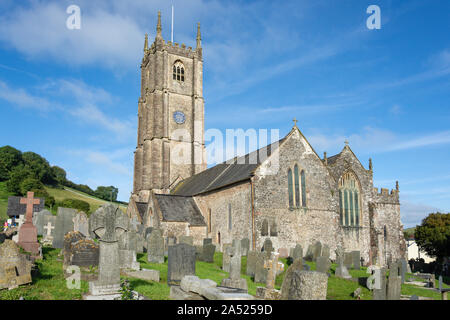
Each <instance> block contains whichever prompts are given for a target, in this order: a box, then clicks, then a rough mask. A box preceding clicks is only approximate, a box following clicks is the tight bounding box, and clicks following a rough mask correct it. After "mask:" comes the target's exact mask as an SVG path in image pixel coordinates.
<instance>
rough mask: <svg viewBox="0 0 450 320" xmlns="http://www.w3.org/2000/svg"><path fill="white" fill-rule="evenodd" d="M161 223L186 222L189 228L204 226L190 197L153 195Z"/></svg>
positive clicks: (198, 211)
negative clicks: (161, 219)
mask: <svg viewBox="0 0 450 320" xmlns="http://www.w3.org/2000/svg"><path fill="white" fill-rule="evenodd" d="M155 197H156V200H157V202H158V207H159V210H160V211H161V213H162V218H163V221H168V222H188V223H189V224H190V225H191V226H206V223H205V220H204V219H203V216H202V214H201V212H200V209H199V208H198V207H197V204H196V203H195V201H194V199H193V198H192V197H183V196H174V195H167V194H155Z"/></svg>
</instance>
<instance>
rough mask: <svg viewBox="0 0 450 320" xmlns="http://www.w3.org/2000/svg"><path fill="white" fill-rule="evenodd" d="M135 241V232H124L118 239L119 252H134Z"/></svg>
mask: <svg viewBox="0 0 450 320" xmlns="http://www.w3.org/2000/svg"><path fill="white" fill-rule="evenodd" d="M137 241H138V240H137V233H136V231H132V230H129V231H127V232H124V233H122V235H121V236H120V238H119V250H131V251H134V252H136V251H137Z"/></svg>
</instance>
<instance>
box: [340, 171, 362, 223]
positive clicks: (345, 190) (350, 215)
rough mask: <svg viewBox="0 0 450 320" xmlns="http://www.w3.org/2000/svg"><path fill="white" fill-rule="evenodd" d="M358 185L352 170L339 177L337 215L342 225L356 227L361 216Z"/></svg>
mask: <svg viewBox="0 0 450 320" xmlns="http://www.w3.org/2000/svg"><path fill="white" fill-rule="evenodd" d="M360 194H361V191H360V186H359V182H358V179H357V178H356V176H355V175H354V174H353V173H352V172H346V173H345V174H344V175H342V177H341V178H340V179H339V215H340V223H341V225H343V226H352V227H358V226H359V224H360V217H361V210H360V208H361V205H360V204H361V200H360Z"/></svg>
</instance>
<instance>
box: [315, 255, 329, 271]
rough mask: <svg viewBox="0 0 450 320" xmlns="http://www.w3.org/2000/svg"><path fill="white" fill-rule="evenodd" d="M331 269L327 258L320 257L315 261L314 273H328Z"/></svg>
mask: <svg viewBox="0 0 450 320" xmlns="http://www.w3.org/2000/svg"><path fill="white" fill-rule="evenodd" d="M330 267H331V261H330V259H328V258H327V257H324V256H320V257H317V259H316V271H318V272H323V273H328V271H329V270H330Z"/></svg>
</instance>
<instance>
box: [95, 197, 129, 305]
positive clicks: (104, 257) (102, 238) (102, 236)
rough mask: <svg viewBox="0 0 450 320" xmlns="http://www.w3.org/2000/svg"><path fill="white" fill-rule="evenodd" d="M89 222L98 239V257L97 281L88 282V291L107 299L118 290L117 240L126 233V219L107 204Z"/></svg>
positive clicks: (114, 207) (112, 206)
mask: <svg viewBox="0 0 450 320" xmlns="http://www.w3.org/2000/svg"><path fill="white" fill-rule="evenodd" d="M90 220H91V228H92V231H93V232H94V233H95V234H96V236H97V237H99V242H100V248H99V250H100V256H99V266H98V269H99V272H98V280H97V281H95V282H89V291H90V293H91V295H93V296H103V297H104V298H105V299H108V298H109V297H111V296H113V297H115V296H117V295H118V292H119V290H120V262H119V244H118V240H119V238H120V236H121V235H122V234H123V233H124V232H126V231H127V227H128V217H127V216H126V215H125V214H123V213H122V211H121V210H120V209H119V208H118V207H116V206H114V205H112V204H107V205H104V206H102V207H100V208H99V209H97V210H96V211H95V212H94V213H93V214H92V215H91V218H90ZM118 296H120V295H118ZM107 297H108V298H107Z"/></svg>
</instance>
